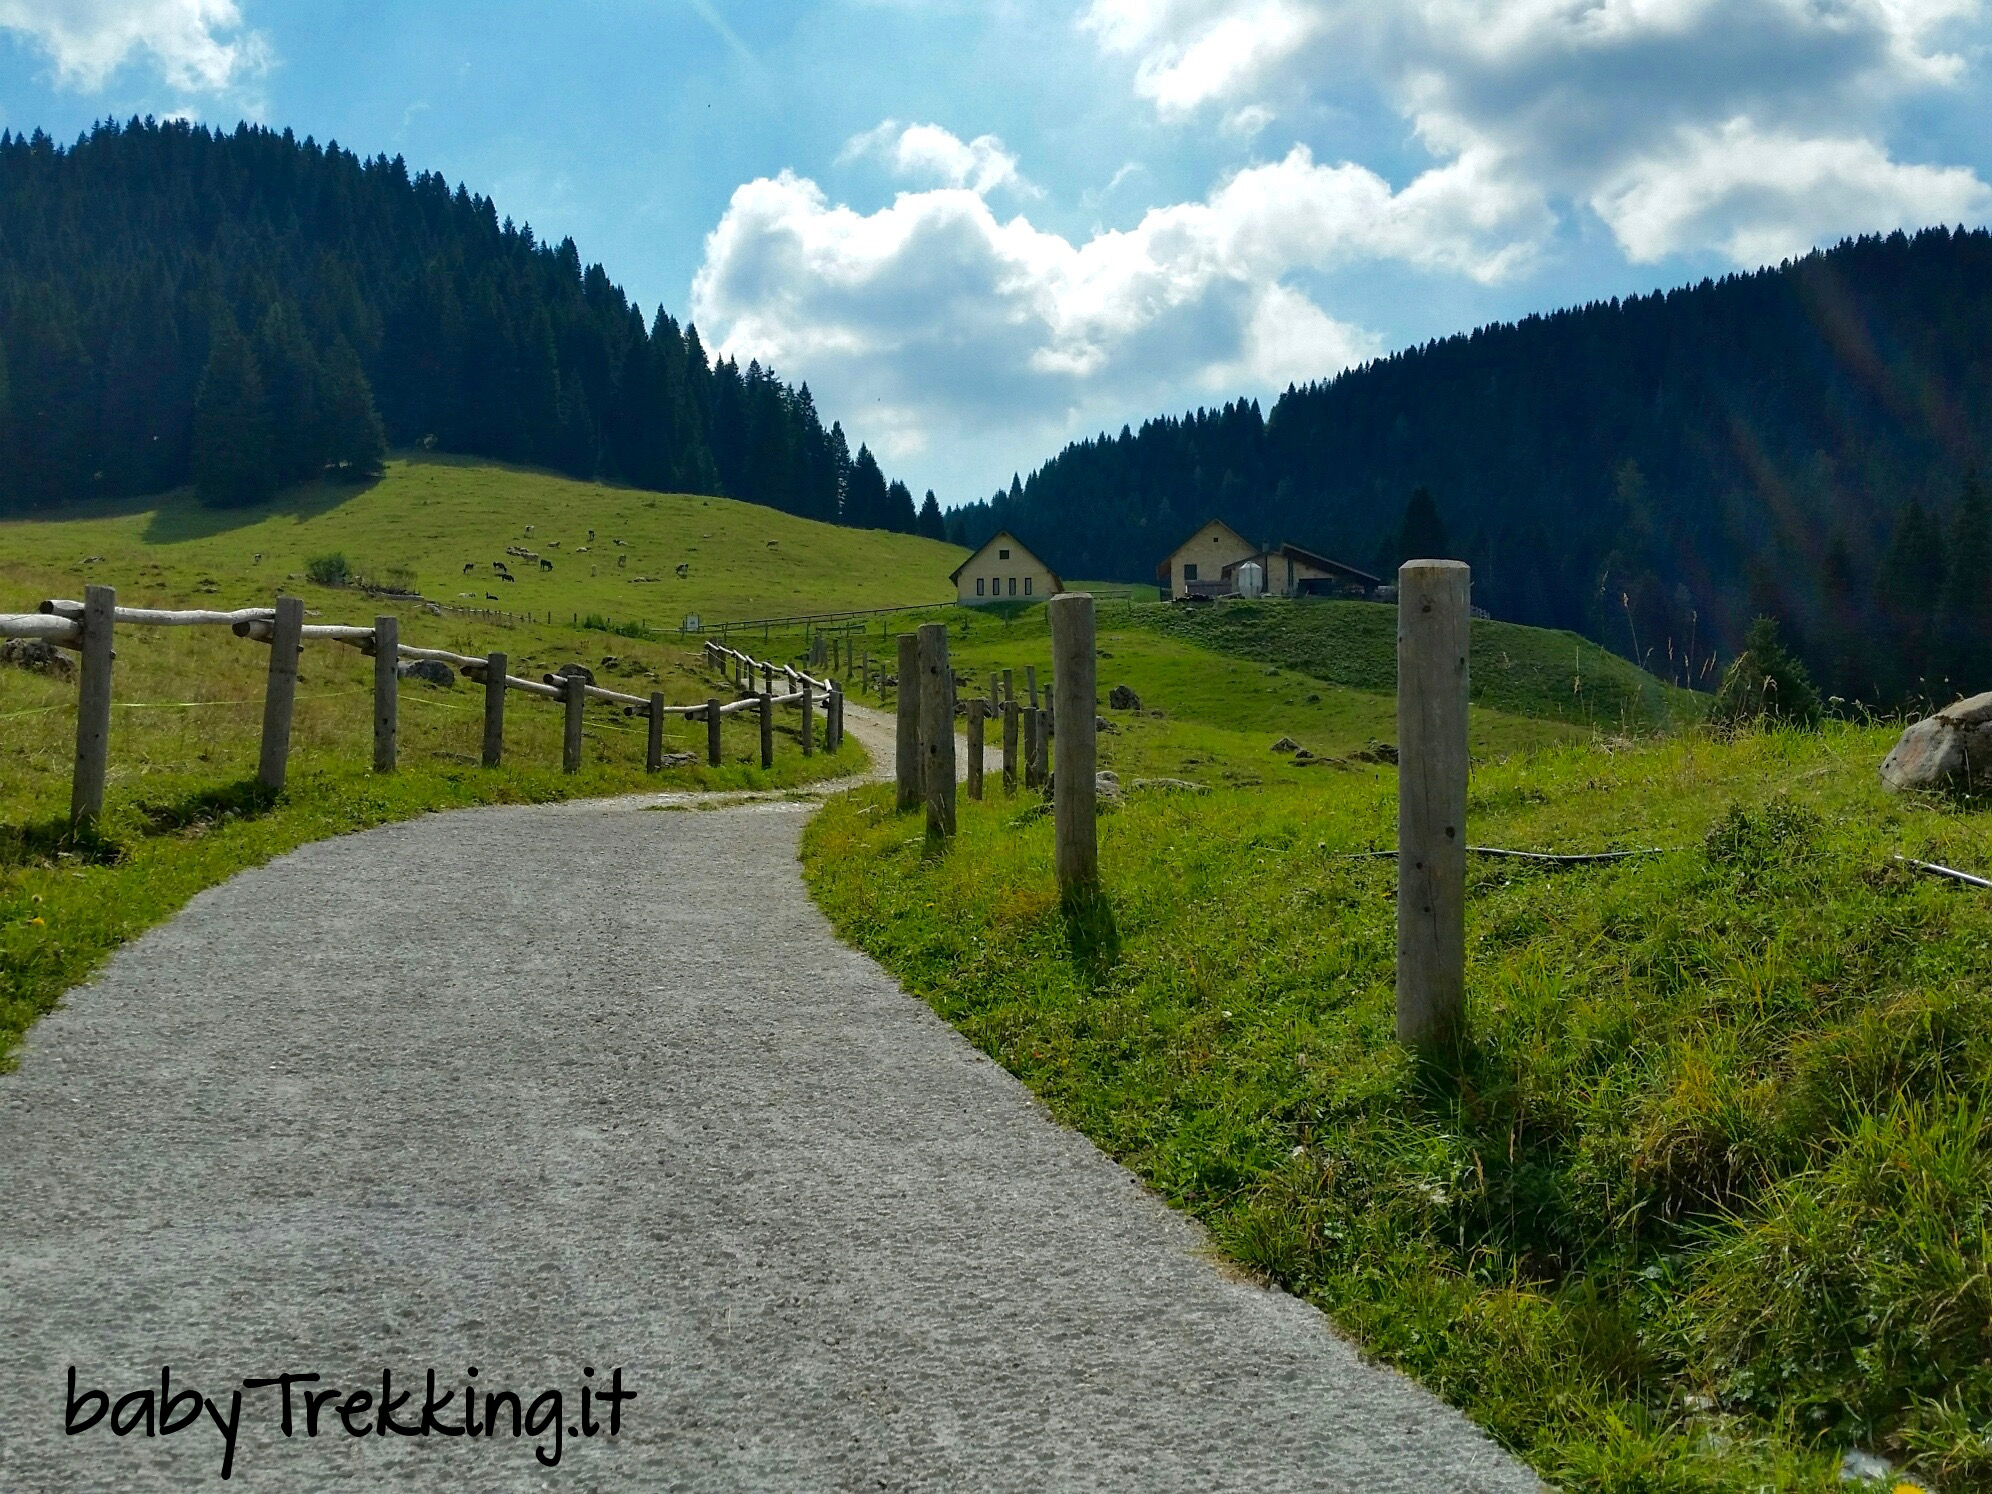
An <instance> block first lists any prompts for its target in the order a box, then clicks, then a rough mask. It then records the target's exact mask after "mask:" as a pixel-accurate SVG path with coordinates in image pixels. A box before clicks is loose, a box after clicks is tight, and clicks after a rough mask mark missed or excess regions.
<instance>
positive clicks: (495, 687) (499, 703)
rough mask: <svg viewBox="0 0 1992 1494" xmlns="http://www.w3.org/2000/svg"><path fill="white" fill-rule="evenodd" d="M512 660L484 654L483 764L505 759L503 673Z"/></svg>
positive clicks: (500, 654)
mask: <svg viewBox="0 0 1992 1494" xmlns="http://www.w3.org/2000/svg"><path fill="white" fill-rule="evenodd" d="M511 667H512V661H511V660H510V659H509V658H507V657H506V656H505V655H504V654H502V653H496V654H486V655H485V656H484V766H485V767H487V768H495V767H497V766H498V765H499V764H500V763H502V762H503V761H504V760H505V675H506V673H507V671H509V670H510V669H511Z"/></svg>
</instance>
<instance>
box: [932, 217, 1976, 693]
mask: <svg viewBox="0 0 1992 1494" xmlns="http://www.w3.org/2000/svg"><path fill="white" fill-rule="evenodd" d="M1988 453H1992V236H1988V235H1987V233H1986V232H1985V231H1984V230H1977V231H1972V232H1965V231H1962V230H1960V231H1958V232H1954V233H1953V232H1947V231H1945V230H1943V229H1932V230H1929V231H1927V232H1924V233H1919V234H1917V235H1915V236H1914V237H1908V236H1905V235H1902V234H1893V235H1890V236H1888V237H1886V238H1867V239H1861V240H1858V241H1853V242H1848V243H1845V244H1842V245H1840V246H1839V247H1838V248H1836V249H1833V250H1831V251H1828V252H1824V253H1816V254H1812V255H1808V256H1807V257H1805V258H1804V259H1802V260H1798V261H1796V262H1792V263H1788V264H1785V265H1783V266H1780V267H1778V268H1775V269H1768V270H1763V271H1760V272H1758V273H1755V274H1750V275H1740V276H1733V277H1730V278H1728V279H1725V280H1722V281H1720V282H1712V281H1703V282H1702V283H1701V284H1700V285H1697V286H1692V287H1687V288H1683V289H1679V290H1673V291H1668V292H1665V293H1662V294H1656V295H1651V296H1643V297H1634V298H1631V299H1628V300H1624V301H1611V302H1605V303H1600V304H1594V305H1590V306H1585V307H1582V308H1580V309H1576V310H1570V311H1563V312H1558V313H1555V314H1554V315H1549V316H1534V317H1529V318H1527V319H1526V320H1524V321H1522V322H1520V323H1518V324H1515V325H1501V326H1493V327H1487V328H1483V329H1481V330H1479V331H1477V332H1474V333H1471V334H1470V335H1463V336H1457V337H1451V338H1447V339H1445V340H1443V341H1440V342H1434V343H1430V344H1427V345H1426V346H1424V347H1420V348H1416V349H1412V350H1410V351H1407V352H1403V353H1399V354H1396V355H1394V356H1392V357H1389V358H1386V359H1382V360H1379V361H1377V362H1375V363H1371V364H1369V365H1367V366H1365V367H1362V368H1359V369H1354V370H1351V371H1349V372H1347V373H1344V374H1342V375H1340V376H1338V377H1336V378H1334V379H1332V380H1329V381H1327V382H1325V383H1318V384H1311V385H1309V386H1307V387H1306V388H1301V389H1294V388H1290V389H1288V391H1287V392H1286V394H1285V395H1283V396H1282V397H1281V398H1280V399H1279V401H1278V402H1277V403H1276V404H1275V405H1274V406H1273V409H1272V411H1271V413H1270V415H1265V416H1263V417H1262V414H1261V411H1260V409H1259V407H1258V405H1257V404H1256V403H1254V402H1239V403H1235V404H1231V405H1227V406H1225V407H1223V408H1221V409H1217V410H1208V411H1198V412H1196V413H1194V414H1191V415H1186V416H1184V417H1182V418H1181V419H1173V418H1172V419H1158V420H1151V421H1148V422H1146V423H1145V424H1144V425H1143V426H1142V427H1141V429H1140V430H1139V431H1131V430H1128V429H1126V428H1123V429H1122V431H1121V433H1120V434H1119V435H1118V436H1102V437H1100V438H1099V439H1097V440H1092V441H1084V442H1080V443H1077V444H1075V445H1072V446H1069V447H1067V448H1066V449H1065V450H1064V451H1063V452H1061V453H1060V454H1059V455H1057V456H1056V457H1054V458H1052V460H1050V461H1049V462H1047V463H1045V465H1044V466H1043V467H1041V468H1040V469H1039V470H1038V471H1037V472H1035V473H1033V474H1032V475H1031V477H1030V478H1029V479H1028V480H1025V481H1021V482H1020V481H1017V480H1015V479H1013V480H1012V482H1011V485H1010V487H1009V489H1008V490H1007V491H1004V492H999V493H997V494H996V495H995V496H993V497H992V498H991V499H989V500H987V501H985V502H981V503H977V504H973V505H970V506H968V507H967V508H963V509H958V510H956V511H955V513H954V514H953V515H951V516H950V519H951V523H950V529H951V537H952V538H955V539H956V540H958V541H959V542H962V543H970V544H972V543H977V542H979V541H980V540H981V539H983V538H985V537H986V536H987V535H988V534H989V533H991V532H993V531H994V529H995V528H997V527H998V526H1006V527H1009V528H1013V529H1015V530H1017V531H1018V532H1019V534H1021V535H1023V536H1025V537H1026V538H1027V539H1028V541H1029V543H1031V544H1032V545H1033V546H1034V547H1039V548H1040V551H1041V553H1042V554H1043V555H1044V558H1045V559H1046V560H1047V561H1048V562H1049V563H1050V564H1051V565H1053V566H1055V567H1056V568H1058V569H1059V570H1060V571H1061V572H1062V573H1063V574H1065V575H1068V576H1101V577H1113V578H1122V579H1127V580H1147V579H1149V577H1150V576H1151V575H1152V573H1153V570H1154V567H1155V565H1156V563H1157V562H1158V561H1159V560H1160V559H1161V558H1162V557H1163V555H1164V554H1166V553H1167V552H1168V551H1169V549H1170V548H1171V547H1173V546H1174V545H1175V544H1177V543H1178V542H1179V541H1180V540H1181V539H1182V538H1183V537H1184V535H1186V534H1187V533H1188V532H1189V531H1190V530H1192V529H1194V528H1195V527H1196V526H1197V525H1198V524H1200V523H1202V522H1203V521H1204V520H1205V519H1207V518H1210V517H1213V516H1215V517H1218V518H1222V519H1225V520H1226V521H1228V522H1229V523H1231V524H1232V525H1233V526H1234V527H1236V528H1237V529H1239V530H1240V531H1241V532H1242V533H1243V534H1245V535H1246V536H1247V537H1248V538H1250V539H1252V540H1254V541H1273V542H1277V541H1281V540H1291V541H1293V542H1295V543H1298V544H1302V545H1305V546H1307V547H1309V548H1311V549H1318V550H1322V551H1325V552H1326V553H1328V554H1331V555H1334V556H1336V557H1338V558H1340V559H1343V560H1346V561H1348V562H1350V563H1352V564H1356V565H1360V566H1365V567H1366V568H1368V567H1374V568H1376V569H1377V570H1378V571H1379V573H1382V572H1385V571H1388V570H1389V569H1390V568H1392V567H1394V566H1395V565H1396V563H1397V562H1398V561H1399V560H1400V559H1402V558H1404V557H1403V556H1402V555H1401V554H1400V553H1398V544H1399V539H1400V536H1401V534H1402V532H1403V528H1404V524H1405V515H1406V505H1407V500H1408V499H1409V497H1410V495H1411V493H1412V492H1413V491H1414V490H1415V489H1417V488H1419V487H1424V488H1427V489H1429V490H1430V492H1431V494H1432V496H1433V498H1434V499H1435V500H1436V505H1437V510H1438V515H1439V518H1440V521H1441V523H1442V526H1443V530H1444V532H1445V533H1447V534H1449V535H1450V536H1451V537H1452V548H1453V551H1454V553H1455V556H1456V558H1459V559H1464V560H1468V561H1470V562H1471V563H1472V564H1473V566H1474V597H1475V600H1476V601H1477V602H1479V603H1480V604H1482V605H1484V606H1486V607H1487V608H1488V609H1489V610H1491V611H1492V612H1493V613H1494V615H1495V616H1497V617H1505V618H1509V619H1513V620H1515V621H1518V622H1525V623H1535V624H1540V625H1546V626H1556V627H1567V628H1574V629H1577V630H1579V631H1582V632H1584V633H1587V634H1589V635H1590V636H1591V637H1593V638H1595V639H1597V640H1599V641H1600V642H1603V643H1605V644H1607V645H1609V646H1611V647H1613V648H1616V649H1617V650H1618V651H1620V652H1621V653H1625V654H1627V655H1633V654H1635V653H1636V654H1637V655H1638V656H1639V657H1640V658H1641V659H1642V661H1643V662H1645V663H1646V664H1647V666H1648V667H1649V668H1651V669H1653V670H1654V672H1656V673H1658V674H1661V675H1669V674H1671V675H1672V677H1674V678H1676V679H1681V680H1687V679H1692V680H1694V681H1695V682H1696V683H1708V682H1710V681H1711V679H1712V675H1713V668H1712V666H1711V664H1710V662H1709V661H1710V656H1711V653H1712V652H1715V651H1720V652H1722V653H1724V654H1727V653H1729V652H1732V651H1733V650H1734V649H1735V648H1736V647H1737V645H1738V644H1739V643H1740V641H1741V639H1742V635H1743V633H1744V632H1745V630H1746V629H1747V628H1748V626H1749V624H1750V621H1751V619H1752V618H1753V617H1755V616H1757V615H1759V614H1770V615H1775V616H1777V617H1778V618H1780V619H1781V620H1782V622H1783V624H1784V628H1785V634H1786V636H1787V638H1790V639H1793V640H1795V642H1796V644H1797V646H1798V648H1799V650H1800V651H1801V652H1802V654H1803V655H1804V657H1805V658H1806V661H1807V663H1808V664H1809V665H1810V666H1811V668H1812V670H1813V672H1814V674H1815V676H1817V677H1818V678H1819V679H1820V681H1821V683H1822V685H1823V686H1824V687H1825V688H1826V689H1827V690H1828V691H1829V692H1831V693H1835V694H1839V695H1841V696H1843V697H1845V698H1847V699H1855V698H1859V699H1864V700H1869V701H1875V702H1887V703H1891V704H1892V703H1895V702H1898V701H1901V700H1904V699H1908V698H1912V697H1914V696H1916V695H1918V694H1919V693H1928V694H1933V695H1942V694H1945V693H1946V691H1947V690H1948V689H1950V688H1963V689H1968V690H1981V689H1987V688H1992V664H1988V655H1992V619H1988V618H1987V617H1986V616H1985V613H1986V611H1987V608H1988V607H1992V585H1989V584H1988V580H1987V577H1988V572H1987V571H1986V569H1985V552H1986V550H1987V548H1988V541H1987V539H1986V536H1985V519H1984V517H1983V514H1982V513H1981V512H1980V510H1979V502H1980V500H1979V498H1978V496H1977V494H1976V490H1975V489H1974V488H1972V487H1971V485H1970V482H1969V479H1970V478H1971V476H1972V474H1973V473H1974V471H1976V470H1978V469H1979V468H1980V467H1981V466H1983V464H1984V463H1985V460H1986V457H1987V455H1988ZM1968 493H1969V494H1971V495H1972V497H1971V498H1970V500H1969V501H1967V498H1966V495H1967V494H1968ZM1981 598H1984V599H1988V600H1986V601H1980V600H1979V599H1981ZM1946 680H1948V681H1950V682H1951V684H1950V685H1949V686H1947V685H1946V684H1945V681H1946Z"/></svg>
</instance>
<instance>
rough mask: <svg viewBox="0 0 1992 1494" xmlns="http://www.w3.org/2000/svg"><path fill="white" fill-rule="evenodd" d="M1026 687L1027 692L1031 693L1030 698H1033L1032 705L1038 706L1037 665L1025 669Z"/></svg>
mask: <svg viewBox="0 0 1992 1494" xmlns="http://www.w3.org/2000/svg"><path fill="white" fill-rule="evenodd" d="M1024 687H1025V689H1026V690H1027V691H1028V692H1029V694H1030V697H1031V704H1032V705H1036V704H1037V703H1038V693H1037V665H1035V664H1032V665H1029V666H1027V667H1026V668H1025V670H1024Z"/></svg>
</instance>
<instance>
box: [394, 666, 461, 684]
mask: <svg viewBox="0 0 1992 1494" xmlns="http://www.w3.org/2000/svg"><path fill="white" fill-rule="evenodd" d="M394 672H395V673H396V674H397V675H399V676H401V678H402V679H404V680H420V681H422V682H423V683H424V684H426V685H438V686H441V687H442V688H443V689H445V690H449V689H453V688H455V686H456V681H457V677H456V671H455V670H454V669H452V668H450V666H449V665H447V664H445V663H444V662H443V661H442V660H441V659H405V660H403V661H402V662H401V663H399V664H397V665H395V667H394Z"/></svg>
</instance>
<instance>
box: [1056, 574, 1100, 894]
mask: <svg viewBox="0 0 1992 1494" xmlns="http://www.w3.org/2000/svg"><path fill="white" fill-rule="evenodd" d="M1045 610H1046V611H1047V612H1048V613H1049V614H1050V618H1051V658H1052V673H1051V677H1052V681H1053V684H1054V685H1055V687H1056V696H1055V704H1056V711H1055V715H1054V719H1061V720H1063V721H1064V722H1065V730H1063V731H1061V732H1059V733H1057V742H1058V766H1057V769H1056V770H1055V771H1054V772H1053V774H1052V827H1053V838H1054V842H1055V844H1056V847H1057V864H1058V886H1059V890H1060V891H1061V892H1065V893H1072V892H1076V891H1079V890H1081V889H1083V888H1087V887H1091V886H1093V885H1094V884H1096V883H1097V882H1098V881H1099V880H1100V836H1099V824H1098V815H1099V804H1098V789H1097V785H1096V782H1095V779H1094V777H1093V775H1094V772H1095V771H1096V769H1097V765H1098V757H1097V755H1096V751H1095V748H1096V744H1095V742H1094V740H1093V737H1094V731H1095V723H1096V722H1097V721H1098V719H1099V718H1098V716H1097V715H1096V714H1095V713H1096V712H1097V710H1098V708H1099V702H1098V700H1097V699H1096V698H1095V697H1096V693H1097V692H1096V686H1095V679H1094V672H1095V669H1096V667H1097V666H1096V665H1095V663H1094V656H1093V598H1092V596H1091V594H1090V593H1087V592H1083V591H1068V592H1062V593H1060V594H1059V595H1058V596H1055V597H1053V598H1052V599H1051V600H1050V601H1049V602H1048V603H1046V604H1045Z"/></svg>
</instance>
